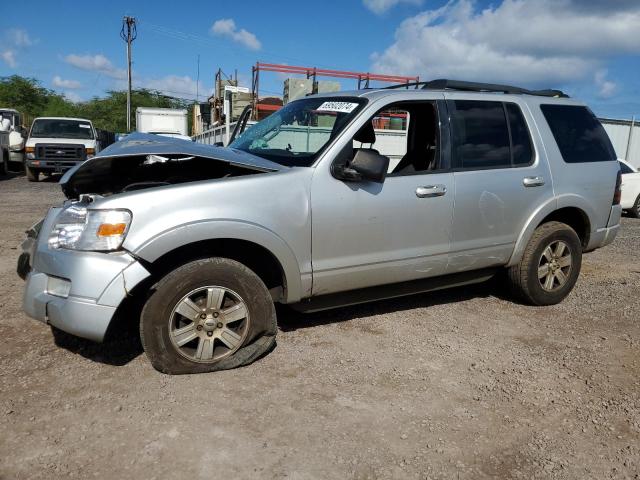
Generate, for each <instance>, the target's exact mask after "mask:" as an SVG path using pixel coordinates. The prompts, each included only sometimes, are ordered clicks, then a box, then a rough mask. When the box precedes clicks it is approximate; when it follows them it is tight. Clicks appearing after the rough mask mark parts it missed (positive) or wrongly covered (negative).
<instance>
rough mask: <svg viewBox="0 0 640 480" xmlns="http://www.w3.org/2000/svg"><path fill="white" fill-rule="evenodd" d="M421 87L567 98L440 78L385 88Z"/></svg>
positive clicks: (551, 92) (554, 93)
mask: <svg viewBox="0 0 640 480" xmlns="http://www.w3.org/2000/svg"><path fill="white" fill-rule="evenodd" d="M409 87H414V88H416V89H417V88H418V87H421V88H422V89H423V90H459V91H464V92H495V93H510V94H521V95H536V96H540V97H560V98H568V97H569V95H567V94H566V93H564V92H563V91H562V90H552V89H548V90H527V89H526V88H521V87H512V86H510V85H498V84H493V83H477V82H465V81H462V80H448V79H445V78H440V79H438V80H431V81H429V82H414V83H404V84H398V85H392V86H390V87H386V88H409Z"/></svg>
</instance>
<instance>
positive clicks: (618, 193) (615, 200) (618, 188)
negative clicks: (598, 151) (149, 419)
mask: <svg viewBox="0 0 640 480" xmlns="http://www.w3.org/2000/svg"><path fill="white" fill-rule="evenodd" d="M621 197H622V172H620V170H618V176H617V178H616V190H615V191H614V192H613V205H620V198H621Z"/></svg>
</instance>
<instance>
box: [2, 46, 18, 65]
mask: <svg viewBox="0 0 640 480" xmlns="http://www.w3.org/2000/svg"><path fill="white" fill-rule="evenodd" d="M0 58H2V60H4V63H6V64H7V65H9V66H10V67H11V68H16V65H17V64H18V62H17V61H16V52H15V51H14V50H5V51H3V52H0Z"/></svg>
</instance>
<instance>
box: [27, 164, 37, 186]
mask: <svg viewBox="0 0 640 480" xmlns="http://www.w3.org/2000/svg"><path fill="white" fill-rule="evenodd" d="M24 173H26V175H27V180H29V181H30V182H37V181H38V180H40V172H39V171H38V170H36V169H33V168H30V167H27V166H26V165H25V166H24Z"/></svg>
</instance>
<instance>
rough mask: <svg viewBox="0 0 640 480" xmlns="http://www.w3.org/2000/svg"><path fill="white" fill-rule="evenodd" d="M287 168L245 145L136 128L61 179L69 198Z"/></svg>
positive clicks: (104, 194)
mask: <svg viewBox="0 0 640 480" xmlns="http://www.w3.org/2000/svg"><path fill="white" fill-rule="evenodd" d="M285 168H287V167H284V166H282V165H279V164H277V163H274V162H271V161H269V160H266V159H264V158H261V157H257V156H255V155H251V154H248V153H245V152H243V151H240V150H233V149H228V148H220V147H213V146H209V145H202V144H195V143H193V142H189V141H185V140H177V139H172V138H167V137H159V136H157V135H148V134H132V135H130V136H129V137H127V139H126V140H124V141H121V142H117V143H115V144H113V145H111V146H110V147H108V148H106V149H105V150H103V151H102V152H100V154H99V155H97V156H95V157H94V158H92V159H91V160H88V161H86V162H85V163H83V164H81V165H80V166H79V167H77V168H75V169H72V170H70V171H68V172H67V173H66V174H65V175H64V176H63V177H62V179H61V180H60V184H61V186H62V191H63V192H64V194H65V195H66V196H67V197H68V198H78V197H79V196H80V195H82V194H84V193H91V194H99V195H102V196H108V195H113V194H116V193H121V192H130V191H134V190H142V189H146V188H154V187H162V186H168V185H176V184H181V183H188V182H196V181H201V180H212V179H219V178H226V177H237V176H242V175H251V174H256V173H265V172H272V171H277V170H282V169H285Z"/></svg>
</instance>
